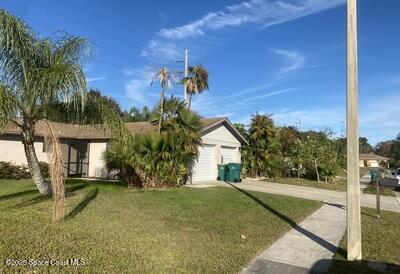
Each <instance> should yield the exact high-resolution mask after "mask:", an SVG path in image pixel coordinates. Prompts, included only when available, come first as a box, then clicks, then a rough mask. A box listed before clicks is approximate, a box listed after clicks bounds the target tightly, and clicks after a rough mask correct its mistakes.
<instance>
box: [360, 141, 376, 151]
mask: <svg viewBox="0 0 400 274" xmlns="http://www.w3.org/2000/svg"><path fill="white" fill-rule="evenodd" d="M359 144H360V153H370V152H373V151H374V148H373V147H372V146H371V145H370V143H368V139H367V138H365V137H360V138H359Z"/></svg>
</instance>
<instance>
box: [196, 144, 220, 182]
mask: <svg viewBox="0 0 400 274" xmlns="http://www.w3.org/2000/svg"><path fill="white" fill-rule="evenodd" d="M214 153H215V152H214V146H210V145H203V146H199V158H198V160H197V161H196V162H195V164H194V166H193V170H192V182H201V181H209V180H215V178H214V174H213V170H214V165H215V160H214V159H215V157H214Z"/></svg>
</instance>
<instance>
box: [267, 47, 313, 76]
mask: <svg viewBox="0 0 400 274" xmlns="http://www.w3.org/2000/svg"><path fill="white" fill-rule="evenodd" d="M271 51H272V52H273V53H275V54H278V55H280V56H282V57H283V58H284V66H283V67H281V68H280V69H279V72H278V74H280V75H286V74H290V73H294V72H296V71H298V70H301V69H303V68H305V66H306V57H305V56H304V55H302V54H301V53H300V52H298V51H296V50H285V49H271Z"/></svg>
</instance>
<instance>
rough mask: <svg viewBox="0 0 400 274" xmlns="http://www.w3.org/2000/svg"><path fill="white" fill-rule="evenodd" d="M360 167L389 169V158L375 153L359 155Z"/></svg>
mask: <svg viewBox="0 0 400 274" xmlns="http://www.w3.org/2000/svg"><path fill="white" fill-rule="evenodd" d="M359 160H360V167H389V160H390V159H389V158H386V157H382V156H379V155H376V154H375V153H360V158H359Z"/></svg>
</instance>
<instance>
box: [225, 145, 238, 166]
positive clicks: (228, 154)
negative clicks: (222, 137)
mask: <svg viewBox="0 0 400 274" xmlns="http://www.w3.org/2000/svg"><path fill="white" fill-rule="evenodd" d="M235 156H236V149H235V148H234V147H221V158H222V159H221V160H222V163H223V164H229V163H236V162H237V161H236V157H235Z"/></svg>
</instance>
